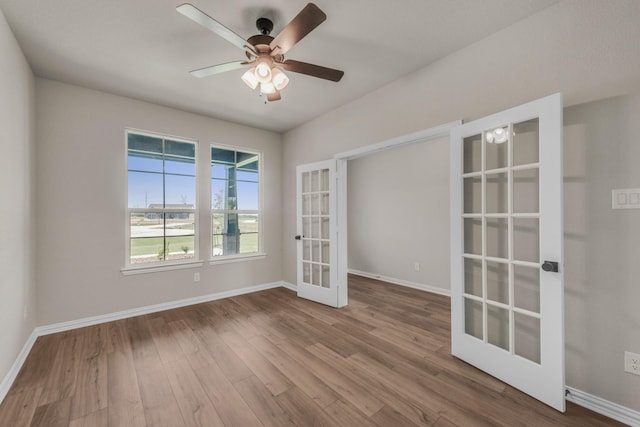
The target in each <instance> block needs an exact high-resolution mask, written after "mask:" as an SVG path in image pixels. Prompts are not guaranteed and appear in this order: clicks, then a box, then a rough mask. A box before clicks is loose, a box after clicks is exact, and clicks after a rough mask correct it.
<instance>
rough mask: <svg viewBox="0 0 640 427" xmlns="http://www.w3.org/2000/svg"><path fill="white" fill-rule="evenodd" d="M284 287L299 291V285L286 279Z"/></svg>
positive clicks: (283, 282) (283, 283)
mask: <svg viewBox="0 0 640 427" xmlns="http://www.w3.org/2000/svg"><path fill="white" fill-rule="evenodd" d="M282 287H283V288H287V289H289V290H290V291H293V292H298V287H297V286H296V285H294V284H293V283H289V282H285V281H284V280H283V281H282Z"/></svg>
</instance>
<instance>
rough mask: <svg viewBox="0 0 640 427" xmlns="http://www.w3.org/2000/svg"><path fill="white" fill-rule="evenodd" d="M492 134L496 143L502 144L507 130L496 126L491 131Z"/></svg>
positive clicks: (505, 139) (505, 138)
mask: <svg viewBox="0 0 640 427" xmlns="http://www.w3.org/2000/svg"><path fill="white" fill-rule="evenodd" d="M493 135H494V136H495V139H496V144H502V143H503V142H506V141H507V132H505V130H504V129H503V128H497V129H496V130H494V131H493Z"/></svg>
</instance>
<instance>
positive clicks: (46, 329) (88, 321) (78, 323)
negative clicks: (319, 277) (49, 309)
mask: <svg viewBox="0 0 640 427" xmlns="http://www.w3.org/2000/svg"><path fill="white" fill-rule="evenodd" d="M280 286H283V285H282V282H273V283H266V284H264V285H256V286H248V287H246V288H240V289H232V290H229V291H223V292H216V293H214V294H207V295H201V296H197V297H192V298H185V299H181V300H177V301H170V302H164V303H160V304H154V305H147V306H145V307H138V308H132V309H129V310H123V311H117V312H115V313H108V314H102V315H100V316H92V317H85V318H84V319H77V320H70V321H68V322H61V323H54V324H52V325H46V326H38V327H37V328H36V331H37V334H38V336H41V335H48V334H55V333H57V332H63V331H69V330H71V329H77V328H84V327H85V326H92V325H97V324H99V323H106V322H112V321H114V320H120V319H126V318H128V317H135V316H141V315H143V314H149V313H156V312H158V311H164V310H171V309H172V308H179V307H186V306H188V305H194V304H200V303H203V302H209V301H215V300H218V299H223V298H230V297H235V296H238V295H243V294H249V293H252V292H258V291H264V290H266V289H272V288H277V287H280Z"/></svg>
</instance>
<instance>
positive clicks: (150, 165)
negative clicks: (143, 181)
mask: <svg viewBox="0 0 640 427" xmlns="http://www.w3.org/2000/svg"><path fill="white" fill-rule="evenodd" d="M127 169H129V170H130V171H132V170H135V171H145V172H162V156H160V155H159V156H157V157H141V156H138V155H137V153H132V152H131V151H129V156H128V157H127Z"/></svg>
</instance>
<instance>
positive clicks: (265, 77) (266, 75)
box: [255, 62, 271, 83]
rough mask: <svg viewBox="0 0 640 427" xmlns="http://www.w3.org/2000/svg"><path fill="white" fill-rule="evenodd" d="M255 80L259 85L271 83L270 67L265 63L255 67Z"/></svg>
mask: <svg viewBox="0 0 640 427" xmlns="http://www.w3.org/2000/svg"><path fill="white" fill-rule="evenodd" d="M255 76H256V79H257V80H258V81H259V82H260V83H268V82H270V81H271V67H270V66H269V64H267V63H266V62H261V63H259V64H258V65H256V71H255Z"/></svg>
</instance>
